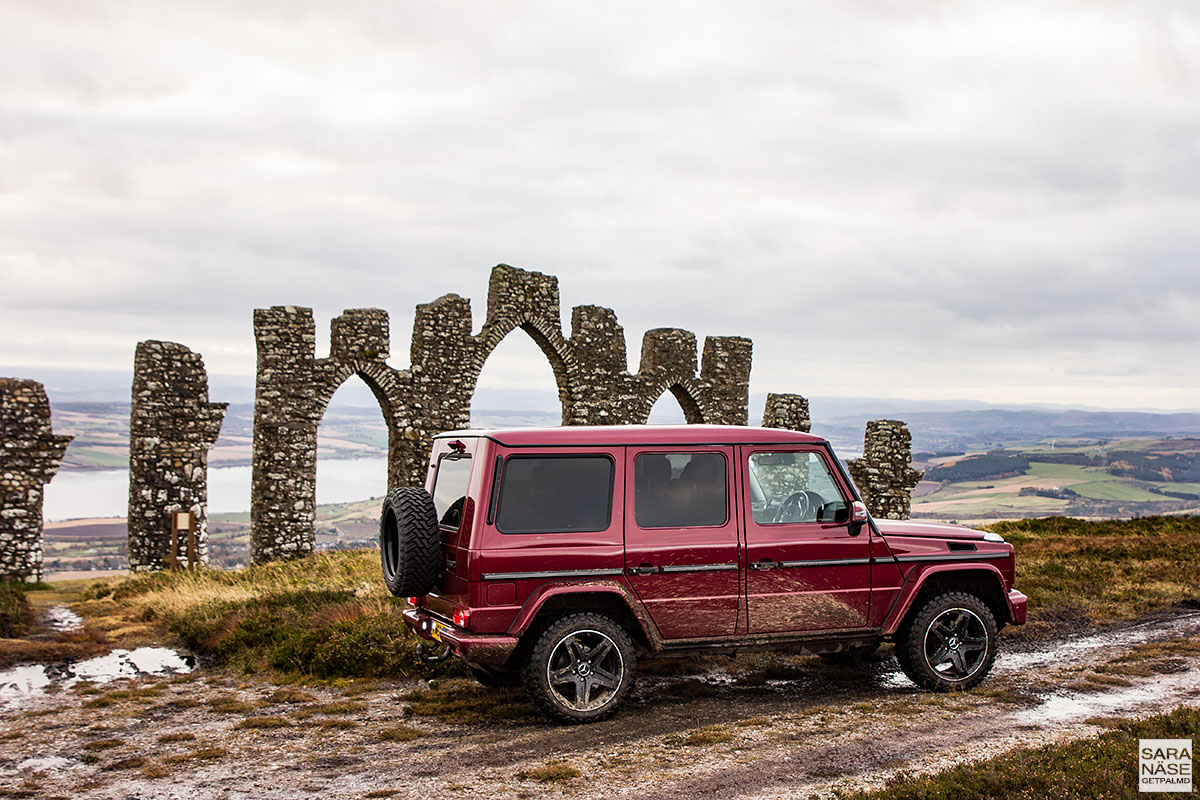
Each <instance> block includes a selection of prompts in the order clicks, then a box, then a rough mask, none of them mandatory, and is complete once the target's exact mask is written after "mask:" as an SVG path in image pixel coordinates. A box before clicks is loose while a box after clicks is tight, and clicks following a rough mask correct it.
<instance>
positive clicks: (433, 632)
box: [429, 619, 450, 642]
mask: <svg viewBox="0 0 1200 800" xmlns="http://www.w3.org/2000/svg"><path fill="white" fill-rule="evenodd" d="M448 630H450V628H449V627H447V626H446V625H443V624H442V623H440V622H438V621H437V620H432V619H431V620H429V635H430V636H432V637H433V638H434V640H435V641H439V642H440V641H441V640H442V633H443V632H445V631H448Z"/></svg>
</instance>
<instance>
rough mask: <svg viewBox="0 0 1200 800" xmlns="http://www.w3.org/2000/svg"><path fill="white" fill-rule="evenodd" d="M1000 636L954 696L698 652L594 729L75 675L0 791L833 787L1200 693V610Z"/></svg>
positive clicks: (321, 693) (17, 710)
mask: <svg viewBox="0 0 1200 800" xmlns="http://www.w3.org/2000/svg"><path fill="white" fill-rule="evenodd" d="M1148 642H1162V643H1163V644H1161V645H1160V646H1157V647H1155V648H1151V649H1147V645H1146V643H1148ZM1005 645H1006V652H1005V654H1004V655H1002V656H1001V658H1000V660H999V661H998V662H997V664H996V667H995V669H994V670H993V673H992V676H991V677H990V678H989V679H988V681H986V682H985V683H984V684H983V685H982V686H981V687H980V688H979V689H977V690H975V691H972V692H969V693H966V694H961V695H953V696H949V695H934V694H929V693H925V692H919V691H917V690H916V689H915V688H914V687H912V686H911V685H910V684H908V682H907V681H906V680H904V679H903V678H902V677H901V676H899V675H898V674H897V673H896V666H895V660H894V659H893V658H892V657H891V656H890V653H889V651H888V650H887V649H886V648H885V650H884V651H882V652H881V653H880V654H879V655H878V656H877V657H876V658H874V659H873V660H871V661H869V662H867V663H865V664H863V665H860V666H856V667H851V668H834V667H830V666H827V665H825V664H824V663H823V662H821V661H820V660H819V659H817V658H815V657H811V656H786V655H771V654H758V655H747V656H743V657H740V658H737V659H709V660H705V661H703V662H699V664H697V663H696V662H688V663H685V664H682V665H680V667H681V671H696V670H697V669H698V670H699V672H698V674H683V675H678V676H665V675H661V674H657V675H651V674H643V675H642V676H641V677H640V681H639V685H638V687H637V689H636V692H635V694H634V695H633V696H632V697H631V700H630V702H629V704H628V706H627V707H626V708H625V709H624V710H623V711H622V713H621V714H620V715H618V716H617V717H616V718H615V719H613V720H609V721H607V722H603V723H599V724H596V725H588V726H563V725H557V724H552V723H548V722H545V721H544V720H542V719H541V718H539V717H537V716H536V715H534V714H533V712H532V709H530V708H529V707H528V706H527V705H526V704H525V703H524V702H523V701H522V700H521V699H520V695H519V694H518V693H516V692H513V691H505V690H485V689H481V688H479V687H477V686H475V685H474V684H473V683H471V682H468V681H446V682H442V683H441V684H440V685H437V686H434V687H433V688H429V687H428V686H425V685H423V684H419V683H417V682H412V683H408V684H403V685H396V684H386V685H384V684H357V685H353V686H346V687H328V686H324V687H282V688H281V687H278V686H276V685H273V684H269V683H266V682H262V681H259V680H257V679H254V678H245V679H238V678H234V677H230V676H228V675H223V674H215V673H206V672H205V671H204V670H198V671H196V672H192V673H189V674H181V675H174V676H168V677H145V678H139V679H133V680H119V681H115V682H113V683H109V684H104V685H100V684H95V683H89V682H87V681H83V682H79V683H76V684H74V685H73V686H71V687H70V688H59V689H58V691H54V688H53V687H51V691H50V693H48V694H39V695H35V696H30V697H27V698H24V699H23V700H22V701H21V702H20V704H19V705H18V706H13V707H10V708H7V709H4V710H0V798H2V797H38V798H51V797H64V798H65V797H71V798H75V797H85V798H132V797H137V798H189V799H190V798H208V797H212V798H308V797H312V798H317V797H320V798H367V797H395V798H422V799H424V798H428V797H430V796H434V795H436V796H439V797H449V798H453V797H495V796H512V797H517V798H521V797H560V796H561V797H578V798H592V797H595V798H602V797H603V798H613V797H615V798H621V797H628V798H664V799H665V798H669V797H670V798H674V797H695V796H717V797H721V798H722V800H731V799H732V798H793V797H795V798H801V797H810V796H817V797H822V796H832V794H833V792H834V790H835V789H837V788H842V789H850V788H863V787H867V786H871V785H876V784H879V783H881V782H882V781H883V780H884V779H885V778H886V777H887V776H888V775H891V774H894V773H896V772H898V771H901V770H905V771H910V772H912V771H936V770H940V769H944V768H945V767H947V766H950V765H952V764H954V763H958V762H961V761H965V760H974V759H978V758H984V757H988V756H991V755H995V754H997V753H999V752H1002V751H1004V750H1006V749H1009V748H1011V747H1015V746H1020V745H1036V744H1042V743H1045V742H1048V741H1053V740H1055V739H1057V738H1061V737H1071V736H1080V735H1088V734H1091V733H1095V732H1097V731H1098V730H1100V729H1099V728H1098V727H1096V726H1095V725H1093V724H1090V723H1089V722H1088V720H1089V719H1092V718H1094V717H1096V716H1103V715H1118V714H1122V715H1123V714H1136V713H1150V712H1153V711H1158V710H1164V709H1168V708H1173V707H1175V706H1177V705H1180V704H1182V703H1200V613H1197V612H1195V611H1179V612H1177V613H1173V614H1164V615H1159V616H1156V617H1154V618H1152V619H1147V620H1142V621H1140V622H1136V623H1130V624H1126V625H1123V626H1120V627H1117V628H1114V629H1111V630H1108V631H1105V632H1102V633H1100V632H1086V633H1084V634H1082V635H1078V636H1075V637H1070V638H1066V639H1059V640H1053V641H1048V642H1042V643H1019V642H1013V643H1005ZM1139 648H1140V649H1139ZM1131 653H1132V655H1131ZM657 671H658V672H661V671H662V670H661V668H660V669H659V670H657ZM456 702H457V703H459V705H461V706H462V707H461V708H454V705H455V703H456ZM434 710H440V712H441V716H438V715H436V714H434V715H431V714H430V713H429V712H431V711H434ZM454 715H458V716H457V718H458V719H462V718H463V717H466V718H469V721H458V722H456V721H453V720H454V719H455V718H456V717H455V716H454ZM448 716H449V720H448V719H447V717H448Z"/></svg>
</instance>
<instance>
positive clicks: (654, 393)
mask: <svg viewBox="0 0 1200 800" xmlns="http://www.w3.org/2000/svg"><path fill="white" fill-rule="evenodd" d="M667 392H670V393H671V394H672V395H673V396H674V397H675V399H676V400H677V401H678V402H679V407H680V408H682V409H683V418H684V419H685V420H686V421H687V424H689V425H703V424H704V423H706V422H708V421H709V419H710V417H711V412H710V411H708V410H707V409H706V408H705V407H704V402H703V401H702V400H701V399H700V398H701V397H703V394H702V393H701V392H700V391H699V389H698V387H697V386H696V385H695V383H694V382H693V381H691V380H689V379H687V378H680V379H679V380H672V381H670V382H667V383H665V384H660V385H657V386H655V387H652V388H651V389H650V390H649V391H647V392H646V397H647V402H646V404H645V407H644V408H643V409H642V411H644V413H643V414H642V415H641V416H640V418H639V419H638V420H637V422H638V423H639V424H645V423H646V422H648V421H649V420H650V411H651V410H652V409H653V408H654V404H655V403H657V402H658V398H660V397H662V396H663V395H664V394H666V393H667Z"/></svg>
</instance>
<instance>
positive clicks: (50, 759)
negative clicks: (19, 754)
mask: <svg viewBox="0 0 1200 800" xmlns="http://www.w3.org/2000/svg"><path fill="white" fill-rule="evenodd" d="M78 763H79V762H77V761H72V760H71V759H69V758H63V757H62V756H45V757H43V758H27V759H25V760H24V761H22V762H21V763H20V764H18V765H17V771H18V772H55V771H57V770H60V769H64V768H66V767H71V766H77V765H78Z"/></svg>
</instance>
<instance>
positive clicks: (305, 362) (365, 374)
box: [251, 264, 751, 561]
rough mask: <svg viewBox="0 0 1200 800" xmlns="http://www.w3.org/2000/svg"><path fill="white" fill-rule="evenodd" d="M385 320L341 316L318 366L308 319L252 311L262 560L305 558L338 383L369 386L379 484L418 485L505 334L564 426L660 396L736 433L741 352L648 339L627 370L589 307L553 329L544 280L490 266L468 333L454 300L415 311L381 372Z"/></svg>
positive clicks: (552, 286) (554, 307)
mask: <svg viewBox="0 0 1200 800" xmlns="http://www.w3.org/2000/svg"><path fill="white" fill-rule="evenodd" d="M388 324H389V322H388V315H387V312H385V311H382V310H380V309H350V310H347V311H346V312H344V313H343V314H342V315H341V316H339V317H337V318H336V319H334V320H333V323H332V324H331V326H330V350H329V357H328V358H323V359H317V358H316V356H315V339H316V335H315V325H314V323H313V318H312V310H311V309H308V308H298V307H294V306H275V307H273V308H269V309H258V310H256V311H255V312H254V333H255V338H256V340H257V344H258V379H257V384H256V386H257V389H256V398H255V410H254V471H253V479H252V480H253V486H252V501H251V527H252V532H251V555H252V557H253V559H254V560H255V561H269V560H273V559H278V558H289V557H295V556H301V555H305V554H307V553H309V552H311V551H312V549H313V541H314V524H313V523H314V521H315V516H316V436H317V426H318V425H319V424H320V421H321V419H322V418H323V417H324V414H325V409H326V406H327V405H328V403H329V400H330V398H332V396H333V393H334V392H335V391H337V388H338V387H339V386H341V384H342V383H343V382H344V381H346V380H347V379H349V377H350V376H351V375H358V376H360V377H361V378H362V379H363V380H364V382H366V384H367V385H368V386H369V387H371V390H372V392H373V393H374V394H375V397H376V399H377V400H378V401H379V405H380V408H381V409H382V411H383V415H384V419H385V420H386V422H387V425H388V442H389V444H388V486H389V488H395V487H397V486H403V485H414V484H415V485H419V484H422V483H423V482H424V480H425V477H426V475H427V474H428V469H429V460H428V459H429V450H430V446H431V444H432V441H433V437H434V436H435V435H437V434H438V433H439V432H441V431H446V430H455V429H459V428H465V427H467V426H468V425H470V408H471V398H472V396H473V395H474V393H475V386H476V383H477V382H478V379H479V375H480V372H481V371H482V369H483V365H484V363H485V362H486V361H487V358H488V357H489V356H490V355H491V354H492V352H493V351H494V350H495V348H496V346H497V345H499V343H500V342H501V341H502V340H503V339H504V338H505V337H506V336H508V335H509V334H511V333H512V332H513V331H514V330H516V329H517V328H520V329H521V330H522V331H524V332H525V334H526V335H528V336H529V337H530V338H531V339H533V341H534V344H536V345H537V346H538V348H539V349H540V350H541V351H542V353H543V354H544V355H545V356H546V359H547V361H548V362H549V363H550V368H551V371H552V372H553V373H554V378H555V382H556V383H557V385H558V393H559V401H560V402H561V404H562V421H563V424H567V425H596V424H629V423H635V422H644V421H645V420H646V418H647V417H648V416H649V413H650V407H651V406H652V405H653V403H654V401H655V400H656V399H657V398H658V397H659V395H661V394H662V393H663V392H666V391H670V392H671V393H672V394H673V395H674V396H675V397H676V399H677V400H678V401H679V403H680V406H681V407H682V408H683V409H684V415H685V418H686V419H687V420H688V422H709V423H720V424H730V425H737V424H741V425H744V424H745V423H746V417H747V412H748V408H747V407H748V404H749V376H750V360H751V343H750V340H749V339H743V338H740V337H713V336H710V337H708V338H707V339H705V342H704V351H703V359H702V361H700V363H697V362H698V359H697V347H696V344H697V342H696V337H695V335H694V334H692V333H690V332H688V331H683V330H679V329H675V328H658V329H655V330H652V331H648V332H647V334H646V336H645V338H644V339H643V346H642V360H641V365H640V367H639V372H638V373H637V374H632V373H630V371H629V368H628V363H627V360H626V350H625V333H624V331H623V330H622V328H621V326H620V325H619V324H618V323H617V318H616V314H615V313H614V312H613V311H612V310H611V309H607V308H602V307H599V306H576V307H575V308H574V309H572V316H571V335H570V338H566V337H564V335H563V330H562V317H561V314H560V305H559V293H558V279H557V278H555V277H554V276H553V275H544V274H542V273H540V272H531V271H527V270H521V269H516V268H514V267H510V266H508V265H505V264H500V265H498V266H497V267H495V268H494V269H493V270H492V274H491V276H490V279H489V281H488V296H487V315H486V319H485V321H484V323H483V325H482V327H481V328H480V330H479V332H478V333H473V332H472V328H473V325H472V315H471V301H470V300H468V299H466V298H463V297H460V296H459V295H456V294H446V295H443V296H441V297H439V298H437V299H436V300H434V301H433V302H430V303H424V304H421V305H418V306H417V308H416V314H415V316H414V319H413V335H412V340H411V348H410V356H409V357H410V361H409V367H408V368H407V369H404V370H398V369H396V368H394V367H391V366H389V365H388V364H387V359H388V356H389V352H388V348H389V341H388Z"/></svg>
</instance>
